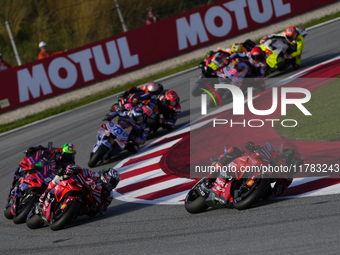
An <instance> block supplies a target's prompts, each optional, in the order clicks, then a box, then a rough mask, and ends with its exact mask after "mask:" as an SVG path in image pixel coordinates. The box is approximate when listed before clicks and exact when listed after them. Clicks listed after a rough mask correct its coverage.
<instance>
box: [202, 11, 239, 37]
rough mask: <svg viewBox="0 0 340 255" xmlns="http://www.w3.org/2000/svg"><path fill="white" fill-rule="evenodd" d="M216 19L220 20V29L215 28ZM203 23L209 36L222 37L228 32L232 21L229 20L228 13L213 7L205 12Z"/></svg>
mask: <svg viewBox="0 0 340 255" xmlns="http://www.w3.org/2000/svg"><path fill="white" fill-rule="evenodd" d="M216 17H219V18H221V19H222V25H221V26H220V27H217V26H216V24H215V19H216ZM204 23H205V26H206V27H207V30H208V31H209V32H210V34H212V35H213V36H217V37H222V36H225V35H227V34H228V33H229V32H230V30H231V25H232V24H233V20H232V19H231V16H230V14H229V12H228V11H226V10H225V9H223V8H222V7H221V6H214V7H212V8H210V9H209V10H208V11H207V12H206V14H205V16H204Z"/></svg>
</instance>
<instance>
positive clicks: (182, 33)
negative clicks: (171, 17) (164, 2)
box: [176, 0, 291, 50]
mask: <svg viewBox="0 0 340 255" xmlns="http://www.w3.org/2000/svg"><path fill="white" fill-rule="evenodd" d="M260 3H261V5H262V10H263V11H262V12H260V7H259V1H258V0H247V1H246V0H235V1H230V2H228V3H225V4H223V7H224V8H225V9H226V10H225V9H223V7H222V6H212V7H210V8H209V9H208V10H207V11H206V13H205V14H204V24H203V20H202V17H201V15H200V13H199V12H197V13H194V14H191V15H190V16H189V21H188V20H187V19H186V18H185V17H182V18H179V19H177V20H176V28H177V40H178V49H179V50H183V49H186V48H188V47H189V46H188V41H189V44H190V46H195V45H197V44H198V40H197V38H198V39H199V41H200V43H204V42H207V41H209V38H208V33H210V34H211V35H213V36H215V37H224V36H226V35H228V34H229V32H230V30H231V28H232V26H233V25H234V24H233V18H232V17H231V13H234V17H235V20H236V23H237V27H238V30H241V29H245V28H247V27H248V23H252V22H254V21H255V22H257V23H265V22H268V21H269V20H271V19H272V18H273V16H274V15H273V13H275V16H276V17H281V16H283V15H286V14H289V13H291V7H290V3H286V4H283V0H260ZM246 7H248V9H249V13H250V20H247V17H246V15H245V8H246ZM216 17H219V18H221V19H222V25H221V26H219V27H218V26H216V24H215V18H216Z"/></svg>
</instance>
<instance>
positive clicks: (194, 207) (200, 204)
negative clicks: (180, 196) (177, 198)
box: [184, 188, 209, 214]
mask: <svg viewBox="0 0 340 255" xmlns="http://www.w3.org/2000/svg"><path fill="white" fill-rule="evenodd" d="M184 205H185V209H186V210H187V212H189V213H192V214H195V213H201V212H204V211H205V210H206V209H207V208H208V207H209V206H208V205H206V203H205V198H204V197H202V196H200V195H199V194H198V192H197V190H196V188H193V189H191V190H190V191H189V193H188V194H187V196H186V198H185V204H184Z"/></svg>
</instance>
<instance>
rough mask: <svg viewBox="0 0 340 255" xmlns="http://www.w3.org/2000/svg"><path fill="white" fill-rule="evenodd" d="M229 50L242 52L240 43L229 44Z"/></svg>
mask: <svg viewBox="0 0 340 255" xmlns="http://www.w3.org/2000/svg"><path fill="white" fill-rule="evenodd" d="M230 50H231V52H232V53H241V52H243V50H242V45H241V44H240V43H234V44H233V45H231V47H230Z"/></svg>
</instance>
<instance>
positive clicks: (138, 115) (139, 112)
mask: <svg viewBox="0 0 340 255" xmlns="http://www.w3.org/2000/svg"><path fill="white" fill-rule="evenodd" d="M130 117H131V118H132V119H133V121H134V122H135V123H136V124H137V125H140V124H142V123H143V121H144V111H143V109H142V108H141V107H140V106H136V107H134V108H133V109H132V110H131V111H130Z"/></svg>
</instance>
